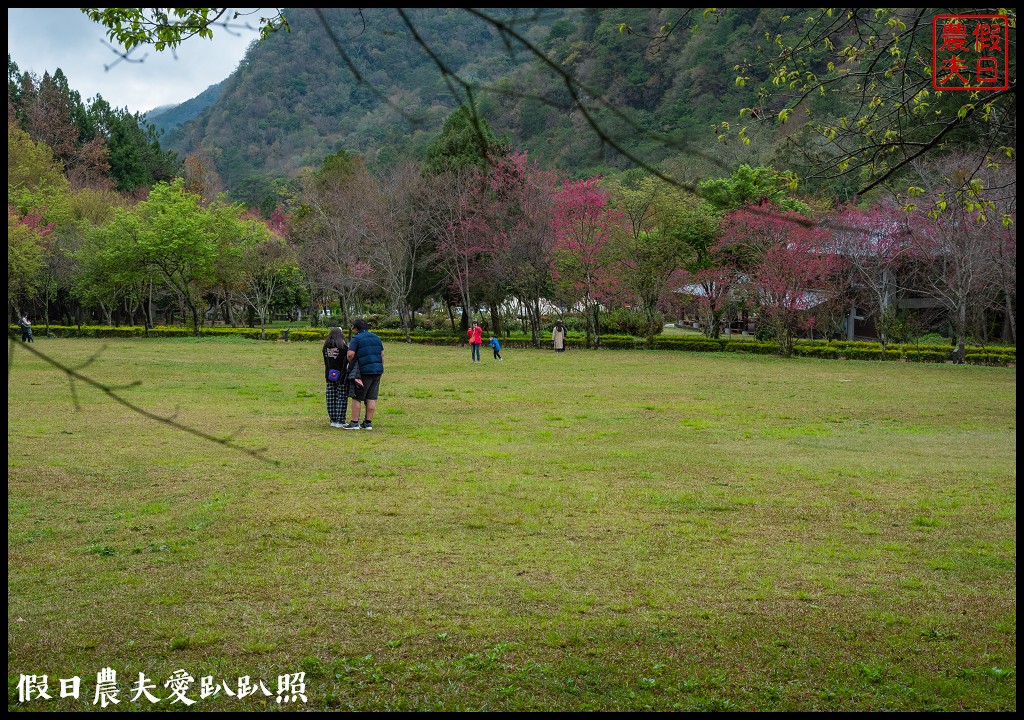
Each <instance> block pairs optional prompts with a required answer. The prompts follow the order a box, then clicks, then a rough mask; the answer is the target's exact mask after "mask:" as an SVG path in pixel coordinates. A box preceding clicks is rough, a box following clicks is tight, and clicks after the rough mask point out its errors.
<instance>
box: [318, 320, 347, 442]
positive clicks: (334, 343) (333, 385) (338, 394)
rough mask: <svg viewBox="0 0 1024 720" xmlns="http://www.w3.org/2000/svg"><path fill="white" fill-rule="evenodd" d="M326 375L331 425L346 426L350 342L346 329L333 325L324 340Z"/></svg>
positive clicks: (328, 413) (328, 414) (334, 426)
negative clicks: (348, 341) (346, 338)
mask: <svg viewBox="0 0 1024 720" xmlns="http://www.w3.org/2000/svg"><path fill="white" fill-rule="evenodd" d="M323 351H324V376H325V379H326V380H327V416H328V417H329V418H330V419H331V427H333V428H340V427H344V426H345V411H346V410H347V409H348V390H347V386H348V343H347V342H345V331H344V330H342V329H341V328H340V327H333V328H331V331H330V332H329V333H327V338H326V339H325V340H324V347H323Z"/></svg>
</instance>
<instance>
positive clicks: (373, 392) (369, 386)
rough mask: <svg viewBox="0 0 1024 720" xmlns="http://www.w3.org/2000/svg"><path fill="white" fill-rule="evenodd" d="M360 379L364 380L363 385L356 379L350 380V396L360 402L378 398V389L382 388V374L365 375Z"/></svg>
mask: <svg viewBox="0 0 1024 720" xmlns="http://www.w3.org/2000/svg"><path fill="white" fill-rule="evenodd" d="M359 379H360V380H362V381H363V384H362V385H361V386H360V385H358V384H357V383H356V381H355V380H350V381H349V384H348V396H349V397H350V398H352V399H353V400H358V401H359V402H366V401H367V400H376V399H377V391H378V390H379V389H380V375H363V376H362V377H361V378H359Z"/></svg>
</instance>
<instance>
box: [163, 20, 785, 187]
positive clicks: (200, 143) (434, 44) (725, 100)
mask: <svg viewBox="0 0 1024 720" xmlns="http://www.w3.org/2000/svg"><path fill="white" fill-rule="evenodd" d="M781 12H782V11H776V10H772V11H762V10H757V9H753V10H738V11H729V12H726V13H723V14H721V16H720V17H715V18H713V21H708V23H706V25H707V27H703V28H702V32H700V33H690V32H688V31H687V28H686V27H680V28H678V30H677V31H676V32H674V33H671V34H670V35H668V37H667V39H666V40H664V41H662V42H654V43H652V41H651V39H650V37H651V36H652V35H654V34H656V33H658V32H659V29H660V28H664V27H665V26H666V24H669V26H670V27H672V24H673V23H676V22H677V21H679V19H680V14H681V11H679V10H676V9H649V8H644V9H621V8H609V9H603V10H599V9H551V10H545V11H543V12H540V14H537V13H535V12H533V11H531V12H529V13H527V11H524V10H520V11H518V13H516V12H513V11H504V12H502V11H496V12H495V16H496V17H499V18H501V19H502V20H503V21H504V22H505V23H507V26H508V27H509V28H510V29H511V31H512V32H514V33H516V34H517V36H518V37H519V38H521V39H523V40H525V41H526V42H528V43H531V44H532V45H533V47H534V48H535V49H536V50H537V51H538V52H539V53H543V54H545V55H547V56H548V57H549V58H551V59H552V60H554V61H555V62H557V63H558V64H559V65H560V66H561V67H562V68H564V69H565V70H566V71H567V72H570V73H572V74H573V76H574V77H575V78H577V79H578V80H579V81H580V83H581V85H582V86H584V87H586V88H589V89H591V90H592V91H593V92H594V93H595V95H594V96H593V97H589V98H585V100H587V101H589V102H591V104H592V105H593V107H594V110H593V119H594V121H595V122H596V123H599V124H600V125H601V127H603V128H605V129H606V130H607V134H608V137H607V138H606V139H605V140H602V138H601V137H600V136H599V134H598V133H597V132H595V131H594V129H593V128H592V127H591V126H590V125H589V123H588V122H587V120H586V119H585V118H584V117H582V115H581V113H580V112H579V111H578V110H577V111H573V110H572V98H571V97H570V94H569V91H568V90H567V87H566V84H565V82H564V80H563V78H562V77H561V76H560V75H559V74H558V73H557V72H553V71H552V69H551V68H550V67H548V66H546V65H543V64H542V63H541V62H540V61H539V60H538V58H537V56H536V55H534V54H531V53H530V52H529V51H527V50H524V49H522V46H521V45H512V44H511V41H510V42H509V44H506V42H505V40H504V39H503V38H502V37H500V36H499V33H498V32H497V31H496V30H495V29H494V27H493V26H489V25H487V24H486V23H484V22H482V21H481V20H480V19H478V18H475V17H474V16H473V15H471V14H469V13H466V12H463V11H460V10H448V11H438V10H436V9H431V10H415V11H409V16H408V17H409V21H410V22H409V24H408V25H406V24H405V23H404V22H403V21H402V20H401V19H400V18H399V16H398V15H397V14H396V13H395V12H394V11H393V10H386V9H366V10H362V11H355V10H349V9H346V10H325V11H324V15H323V17H322V20H321V17H319V16H318V15H317V13H316V12H314V11H313V10H312V9H302V8H298V9H291V10H287V11H286V15H287V17H288V20H289V23H290V25H291V31H290V32H284V31H280V32H277V33H274V34H273V35H271V36H270V37H269V38H268V39H266V40H264V41H262V42H260V43H256V44H254V46H253V47H252V48H251V49H250V51H249V53H248V54H247V56H246V58H245V60H244V61H243V62H242V63H241V64H240V66H239V68H238V69H237V71H236V72H235V73H234V74H233V75H232V76H231V77H230V78H228V80H227V81H226V82H225V83H224V88H223V91H222V94H221V96H220V97H219V98H218V99H217V101H216V102H215V103H214V104H213V105H212V106H211V107H210V108H209V109H208V110H207V111H206V112H204V113H203V114H202V115H201V116H200V117H199V118H198V119H197V120H196V121H194V122H192V123H189V124H187V125H186V126H184V127H182V128H180V129H178V130H175V131H172V132H171V133H170V134H168V135H166V136H165V139H164V142H165V144H166V145H167V146H168V147H170V148H172V149H174V150H176V151H178V152H179V153H180V154H181V155H185V154H188V153H191V152H196V151H199V150H202V151H203V154H204V155H205V156H206V157H210V158H213V159H214V162H215V164H216V166H217V170H218V172H219V173H220V175H221V177H222V179H223V181H224V183H225V185H226V186H227V187H228V188H232V189H238V188H239V187H240V186H242V185H247V186H252V184H253V181H254V176H260V177H262V178H264V179H270V178H273V177H278V176H284V177H290V176H293V175H294V174H295V173H296V172H297V171H298V170H299V168H302V167H315V166H318V165H319V163H320V162H321V161H322V159H323V158H324V157H325V156H326V155H328V154H330V153H332V152H337V151H339V150H346V151H350V152H357V153H360V154H362V155H363V156H364V157H365V158H366V160H367V163H368V164H369V165H370V166H371V167H379V166H383V165H388V164H391V163H393V162H394V161H395V160H397V159H399V158H402V157H413V158H421V157H422V156H423V153H424V152H425V149H426V147H427V145H428V144H429V143H430V142H431V140H432V139H433V137H434V136H435V135H436V133H437V132H438V131H439V130H440V127H441V124H442V123H443V122H444V119H445V117H446V116H447V115H448V114H449V113H450V112H451V111H452V110H453V109H454V108H455V107H456V106H457V105H458V104H459V102H458V100H459V98H458V97H457V95H459V94H461V93H462V91H463V90H464V88H463V87H461V86H459V85H458V84H457V82H455V81H454V80H453V78H452V77H448V78H447V81H448V82H452V83H453V85H454V87H455V89H456V91H457V93H456V94H454V95H453V93H452V92H451V91H450V88H449V87H448V84H447V82H446V78H445V76H444V75H443V74H442V72H441V71H440V70H439V67H438V64H439V63H440V64H443V66H444V67H445V68H447V69H448V70H450V72H451V73H452V76H454V75H456V74H457V75H458V78H460V79H464V80H467V81H469V82H471V83H472V84H473V90H474V97H476V99H477V100H478V101H479V103H480V110H481V114H482V115H483V117H484V118H485V119H486V120H487V121H488V122H489V123H490V124H491V126H492V128H494V130H495V131H496V132H497V133H499V134H502V133H504V134H506V135H507V137H508V139H509V141H510V142H511V143H512V144H513V145H515V146H516V147H519V148H523V149H526V150H528V151H529V152H530V154H531V157H535V158H536V159H538V160H540V161H541V162H542V163H543V164H545V165H547V166H549V167H553V168H560V169H562V170H565V171H566V172H568V173H570V174H571V175H573V176H577V177H585V176H587V175H590V174H593V173H594V172H595V171H602V170H606V169H609V168H619V169H622V168H625V167H628V166H629V165H630V164H632V163H631V161H630V160H628V159H627V158H625V157H623V156H622V154H621V153H620V152H619V151H618V150H617V149H616V147H615V146H616V145H619V148H620V149H623V150H626V151H627V152H629V153H633V154H635V156H636V157H638V158H640V159H642V160H644V161H646V162H651V163H654V162H659V161H662V160H665V159H667V158H672V157H674V156H677V155H679V154H681V153H685V154H686V155H687V157H688V164H689V165H691V166H692V165H693V164H694V163H695V161H696V160H697V156H698V153H697V152H696V151H697V150H698V149H701V150H705V151H707V150H710V151H711V152H710V153H705V157H707V156H710V157H711V159H712V160H711V162H708V161H707V160H706V159H705V160H703V161H700V163H699V164H700V166H701V169H702V170H703V172H702V173H701V174H703V175H708V174H728V169H720V170H719V171H718V172H716V171H715V164H714V162H713V160H714V158H715V157H717V156H719V155H721V154H722V151H723V150H725V152H727V153H731V152H732V150H731V149H728V148H722V147H716V143H715V139H714V137H715V136H714V133H713V132H712V126H713V125H715V124H716V123H718V122H721V121H722V120H734V119H736V118H737V117H738V112H739V110H740V108H742V107H744V106H748V105H751V104H753V102H754V99H755V96H754V94H753V92H752V91H751V90H749V89H748V88H747V87H739V86H737V85H736V84H735V82H734V78H735V71H734V69H733V66H734V65H736V64H737V63H738V62H740V61H742V60H745V59H749V58H747V57H746V54H749V53H750V52H751V49H752V48H753V44H752V42H751V39H752V38H754V37H755V36H756V35H759V34H763V32H764V31H765V28H767V27H770V26H772V25H773V24H774V23H777V17H778V15H781ZM686 22H689V20H687V21H686ZM623 23H625V24H628V28H627V27H625V26H623ZM620 26H622V29H621V30H620ZM414 31H415V33H417V36H416V37H414V36H413V32H414ZM335 41H337V43H335ZM508 47H519V48H520V49H519V50H518V51H517V52H514V53H510V51H509V50H508ZM427 49H429V50H430V51H431V52H434V53H436V54H437V62H435V61H434V60H433V59H432V58H431V57H430V56H429V55H428V54H427ZM357 73H358V77H357ZM597 93H600V94H601V95H602V96H603V100H605V101H607V107H606V106H604V105H602V104H600V103H598V102H596V99H597V98H596V94H597ZM613 109H614V110H615V111H616V112H621V114H614V113H613ZM759 150H760V151H762V152H763V151H764V147H761V148H759Z"/></svg>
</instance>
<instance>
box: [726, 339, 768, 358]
mask: <svg viewBox="0 0 1024 720" xmlns="http://www.w3.org/2000/svg"><path fill="white" fill-rule="evenodd" d="M725 350H726V352H739V353H751V354H753V355H778V354H779V344H778V343H777V342H757V341H756V340H727V341H726V342H725Z"/></svg>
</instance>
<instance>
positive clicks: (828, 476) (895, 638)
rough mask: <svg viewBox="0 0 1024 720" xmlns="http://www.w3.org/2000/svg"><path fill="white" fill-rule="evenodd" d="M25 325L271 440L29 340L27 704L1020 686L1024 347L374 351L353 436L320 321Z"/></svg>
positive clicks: (958, 700)
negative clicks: (175, 335)
mask: <svg viewBox="0 0 1024 720" xmlns="http://www.w3.org/2000/svg"><path fill="white" fill-rule="evenodd" d="M19 345H20V344H19ZM35 348H36V349H39V350H42V351H44V352H46V353H48V354H49V355H50V356H52V357H53V358H54V359H56V360H58V361H59V362H61V363H64V364H67V365H69V366H72V367H75V368H81V370H80V372H82V373H84V374H87V375H89V376H90V377H92V378H94V379H96V380H98V381H99V382H102V383H105V384H108V385H110V386H117V387H120V388H123V389H120V390H118V391H117V392H118V394H119V395H120V396H122V397H123V398H125V399H127V400H129V401H130V402H132V403H135V404H137V405H138V406H140V407H142V408H145V409H146V410H148V411H151V412H154V413H158V414H161V415H165V416H173V417H174V421H175V422H177V423H180V424H182V425H185V426H188V427H190V428H193V429H195V430H198V431H201V432H205V433H209V434H212V435H215V436H217V437H220V438H222V439H224V438H230V441H231V442H232V443H236V444H237V445H238V446H241V447H243V448H247V449H250V450H253V451H262V452H264V453H265V455H266V457H267V458H269V460H272V461H273V462H271V461H264V460H260V459H258V458H255V457H253V456H251V455H250V454H247V453H246V452H242V451H240V450H237V449H233V448H232V447H227V446H224V445H222V444H218V443H215V442H211V441H209V440H205V439H203V438H201V437H198V436H196V435H193V434H190V433H188V432H184V431H182V430H178V429H175V428H174V427H171V426H169V425H166V424H163V423H160V422H156V421H154V420H151V419H148V418H146V417H144V416H142V415H140V414H138V413H134V412H131V411H130V410H128V409H127V408H125V407H124V406H123V405H120V404H118V403H117V402H115V401H114V400H113V399H112V398H110V397H109V396H108V395H107V394H105V393H103V392H101V391H99V390H98V389H96V388H94V387H90V386H89V385H86V384H84V383H83V382H81V381H75V382H69V380H68V378H67V377H66V376H65V375H63V374H62V373H60V372H59V371H58V370H56V369H55V368H53V367H51V366H49V365H47V364H46V363H45V362H43V361H42V360H41V359H39V358H36V357H34V356H32V355H30V354H29V353H27V352H24V351H23V350H22V348H21V347H20V346H19V347H13V348H10V349H9V354H10V356H11V357H13V362H12V364H11V366H10V368H9V372H8V396H7V397H8V413H7V414H8V440H7V449H8V485H7V487H8V522H7V536H8V551H7V562H8V625H7V627H8V634H7V637H8V640H7V654H8V706H9V709H26V710H47V709H49V710H53V709H58V710H84V709H93V708H94V707H98V706H94V705H93V692H94V688H95V685H96V673H97V672H98V671H99V670H100V669H101V668H104V667H112V668H114V669H115V670H116V671H117V673H118V682H119V684H120V686H121V691H120V700H121V703H120V705H119V706H117V708H118V709H125V708H138V709H176V708H179V707H181V705H180V704H175V705H170V704H169V702H170V701H169V698H170V690H168V689H166V688H165V687H164V683H165V681H166V680H167V679H168V678H169V677H170V676H171V674H172V673H174V672H175V671H177V670H179V669H184V670H187V671H188V673H189V674H190V675H191V676H192V677H194V678H195V682H194V684H193V685H192V687H191V689H190V690H189V692H188V696H189V697H190V698H192V699H195V700H197V701H198V702H197V703H196V704H195V705H193V706H192V709H196V710H228V709H239V710H260V709H267V708H268V707H273V708H277V707H278V705H277V704H276V703H275V702H274V697H265V696H264V695H263V693H262V692H259V693H257V694H256V695H254V696H250V697H247V698H244V699H239V698H232V697H225V693H223V692H221V693H220V694H219V695H217V696H214V697H207V698H205V699H200V687H199V685H200V678H201V677H203V676H211V677H213V678H214V679H215V681H216V682H218V683H221V682H223V683H227V684H228V685H229V686H230V687H233V688H236V687H237V680H238V678H240V677H242V676H251V677H252V678H253V680H254V681H255V680H256V679H262V680H263V681H264V682H265V683H266V686H267V688H268V689H269V690H270V692H271V693H273V694H276V689H277V682H278V677H279V676H280V675H284V674H295V673H300V672H303V673H305V675H304V680H305V689H306V695H307V702H306V703H305V704H301V703H299V704H296V705H291V704H289V705H282V706H281V707H287V708H289V709H301V708H306V709H322V708H330V709H372V710H407V709H415V710H488V711H496V710H554V709H575V710H586V709H592V710H643V709H653V710H666V709H682V710H730V709H735V710H782V711H785V710H869V709H870V710H878V709H888V710H1015V709H1016V697H1017V693H1016V664H1017V649H1016V612H1017V610H1016V608H1017V591H1016V558H1017V550H1016V528H1017V520H1016V502H1017V501H1016V449H1015V441H1016V405H1017V401H1016V392H1017V391H1016V387H1017V386H1016V370H1014V369H1006V368H988V367H974V366H952V365H933V364H916V363H879V362H855V361H848V362H843V361H836V360H812V359H790V360H784V359H780V358H775V357H768V356H744V355H738V354H734V353H728V354H711V353H684V352H672V351H665V352H657V351H618V352H616V351H582V350H572V351H570V352H567V353H563V354H555V353H552V352H550V351H540V350H503V353H502V354H503V355H504V357H505V361H504V362H502V363H498V362H494V361H492V360H491V357H490V352H489V350H488V348H484V353H483V362H482V363H481V364H478V365H474V364H471V363H470V357H469V350H468V349H463V348H447V347H430V346H418V345H405V344H400V343H388V344H387V345H386V354H385V359H386V363H387V372H386V374H385V376H384V380H383V383H382V387H381V399H380V404H379V407H378V411H377V416H376V417H375V419H374V425H375V430H374V431H373V432H372V433H369V432H350V431H343V430H337V429H333V428H330V427H328V418H327V414H326V410H325V406H324V382H323V365H322V360H321V358H320V346H319V344H318V343H317V344H314V343H260V342H258V341H250V340H230V339H199V340H196V339H190V340H171V339H166V340H148V341H147V340H116V341H104V342H101V341H92V340H56V339H53V340H47V339H39V340H38V341H37V343H36V344H35ZM90 359H91V362H89V361H90ZM83 365H84V366H83ZM136 380H137V381H140V384H139V385H137V386H134V387H127V386H128V385H129V384H130V383H132V382H133V381H136ZM140 672H144V673H145V674H146V676H147V677H148V678H149V679H150V680H151V681H152V683H153V684H154V685H156V689H155V690H154V691H153V692H154V693H155V694H156V695H157V696H158V697H163V698H165V699H164V700H162V701H161V702H160V703H159V704H157V705H152V704H151V703H150V702H149V701H148V700H145V699H141V700H139V701H137V702H135V703H131V702H130V701H129V696H130V694H131V693H130V686H131V685H132V684H133V683H135V682H136V680H137V678H138V675H139V673H140ZM22 674H25V675H43V674H46V675H47V676H48V678H49V691H50V694H51V695H53V696H54V699H52V700H41V699H33V700H31V701H29V702H26V703H19V702H18V683H19V680H20V676H21V675H22ZM76 675H77V676H80V677H81V678H82V696H81V698H80V699H71V698H68V699H60V698H59V690H60V687H59V680H58V679H59V678H70V677H72V676H76Z"/></svg>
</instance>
